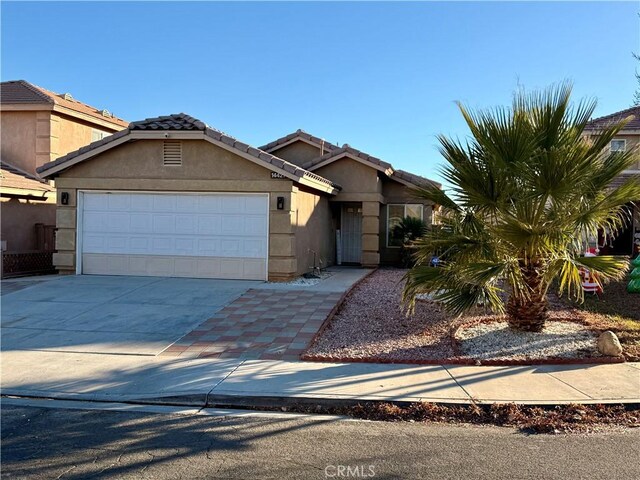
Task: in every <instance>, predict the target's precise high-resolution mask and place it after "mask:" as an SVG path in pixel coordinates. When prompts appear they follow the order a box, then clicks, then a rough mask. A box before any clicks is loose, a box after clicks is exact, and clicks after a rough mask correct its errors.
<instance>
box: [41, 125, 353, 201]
mask: <svg viewBox="0 0 640 480" xmlns="http://www.w3.org/2000/svg"><path fill="white" fill-rule="evenodd" d="M169 130H171V131H201V132H203V133H204V134H205V135H206V136H208V137H210V138H212V139H214V140H216V141H219V142H222V143H224V144H226V145H228V146H230V147H232V148H234V149H236V150H239V151H240V152H243V153H246V154H248V155H250V156H252V157H254V158H255V159H257V160H258V161H259V162H260V163H264V164H270V165H273V166H274V167H276V168H278V169H281V170H284V171H286V172H288V173H290V174H293V175H294V176H295V177H297V178H298V179H302V178H303V177H305V178H310V179H313V180H315V181H317V182H320V183H323V184H326V185H328V186H330V187H332V188H334V189H337V190H340V189H341V187H340V185H338V184H336V183H334V182H332V181H330V180H327V179H326V178H324V177H321V176H320V175H317V174H315V173H312V172H309V171H307V170H305V169H303V168H300V167H298V166H297V165H294V164H293V163H290V162H287V161H285V160H283V159H281V158H278V157H276V156H275V155H271V154H270V153H267V152H264V151H262V150H261V149H259V148H255V147H252V146H250V145H248V144H246V143H243V142H241V141H239V140H237V139H235V138H234V137H232V136H230V135H227V134H226V133H223V132H221V131H219V130H216V129H215V128H211V127H209V126H208V125H207V124H206V123H204V122H202V121H201V120H198V119H197V118H194V117H191V116H190V115H187V114H186V113H177V114H172V115H164V116H161V117H154V118H147V119H145V120H140V121H137V122H132V123H131V124H129V128H127V129H125V130H121V131H119V132H116V133H114V134H113V135H109V136H108V137H105V138H103V139H102V140H98V141H96V142H93V143H91V144H89V145H86V146H84V147H82V148H80V149H79V150H76V151H74V152H70V153H68V154H67V155H65V156H63V157H60V158H58V159H56V160H54V161H52V162H49V163H45V164H44V165H42V166H41V167H38V169H37V171H38V173H42V174H43V175H44V176H47V173H46V172H47V171H48V170H51V169H52V168H54V167H57V166H59V165H62V164H65V163H67V162H69V161H70V160H72V159H73V158H75V157H78V156H80V155H82V154H83V153H86V152H89V151H91V150H94V149H96V148H98V147H101V146H103V145H107V144H109V143H111V142H113V141H115V140H117V139H119V138H122V137H124V136H127V135H129V134H130V133H131V132H132V131H169Z"/></svg>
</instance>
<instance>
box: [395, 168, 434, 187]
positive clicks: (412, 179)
mask: <svg viewBox="0 0 640 480" xmlns="http://www.w3.org/2000/svg"><path fill="white" fill-rule="evenodd" d="M391 177H392V178H393V177H397V178H400V179H402V180H404V181H405V182H409V183H411V184H412V185H416V186H423V185H433V184H435V185H438V187H442V185H440V184H439V183H438V182H434V181H433V180H429V179H428V178H425V177H421V176H420V175H416V174H415V173H411V172H407V171H406V170H394V171H393V173H392V174H391Z"/></svg>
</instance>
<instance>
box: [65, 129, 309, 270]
mask: <svg viewBox="0 0 640 480" xmlns="http://www.w3.org/2000/svg"><path fill="white" fill-rule="evenodd" d="M162 148H163V141H162V140H140V141H136V142H129V143H127V144H123V145H121V146H118V147H115V148H113V149H111V150H108V151H106V152H104V153H103V154H100V155H98V156H96V157H94V158H93V159H91V160H88V161H86V162H84V163H81V164H78V165H76V166H74V167H71V168H70V169H69V170H67V171H65V172H64V173H62V174H61V175H60V176H59V177H58V178H57V179H56V186H57V189H58V211H57V225H58V234H57V238H56V246H57V249H58V253H57V254H56V255H54V264H55V265H56V266H57V267H58V268H59V269H60V270H61V271H63V272H75V235H76V217H77V214H76V196H77V190H78V189H85V190H90V189H96V190H101V189H102V190H147V191H177V192H179V191H192V192H196V191H203V192H267V193H269V194H270V206H269V208H270V213H269V278H270V279H272V280H285V279H290V278H292V277H293V276H295V275H296V272H297V271H298V265H297V260H296V249H295V228H294V223H295V215H296V210H295V208H296V206H295V200H293V201H292V188H293V182H292V181H291V180H288V179H284V180H283V179H271V174H270V171H269V170H268V169H266V168H264V167H262V166H259V165H256V164H255V163H253V162H251V161H249V160H246V159H244V158H242V157H239V156H237V155H235V154H233V153H231V152H229V151H227V150H225V149H222V148H220V147H217V146H215V145H212V144H211V143H209V142H206V141H204V140H184V141H183V144H182V152H183V164H182V166H180V167H165V166H163V164H162ZM62 192H68V193H69V196H70V203H69V205H67V206H65V205H61V203H60V195H61V193H62ZM278 196H282V197H284V200H285V208H284V210H278V209H277V197H278Z"/></svg>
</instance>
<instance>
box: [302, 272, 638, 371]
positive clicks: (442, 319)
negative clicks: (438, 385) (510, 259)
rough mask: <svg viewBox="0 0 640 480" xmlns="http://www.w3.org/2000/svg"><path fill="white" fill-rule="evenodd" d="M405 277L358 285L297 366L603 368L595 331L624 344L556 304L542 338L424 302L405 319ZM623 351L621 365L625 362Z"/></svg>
mask: <svg viewBox="0 0 640 480" xmlns="http://www.w3.org/2000/svg"><path fill="white" fill-rule="evenodd" d="M405 273H406V270H404V269H391V268H389V269H379V270H377V271H376V272H374V273H373V274H371V275H370V276H368V277H367V278H365V279H364V280H363V281H362V282H361V283H360V284H358V285H357V286H356V287H355V288H354V289H353V290H352V291H351V292H350V293H349V295H348V296H347V298H346V299H345V301H344V302H343V304H342V305H341V307H340V308H339V310H338V312H337V313H336V315H335V316H334V317H333V318H332V319H331V320H330V321H329V323H328V324H327V325H326V326H325V328H324V330H322V331H321V333H320V334H319V335H318V337H316V339H315V340H314V342H313V344H312V345H311V346H310V347H309V348H308V349H307V351H306V352H305V353H304V355H303V359H306V360H323V361H371V362H397V363H447V362H451V363H474V362H482V363H487V362H503V363H505V364H509V363H510V362H512V363H522V362H526V361H533V362H536V361H545V360H554V359H561V360H566V361H567V362H572V361H604V360H607V358H609V357H602V356H601V355H600V354H599V353H598V351H597V347H596V340H597V336H598V334H599V333H600V331H602V330H605V329H613V330H614V331H616V329H615V328H613V327H616V326H618V327H619V329H618V330H619V331H616V333H618V335H619V336H620V339H621V341H623V340H624V339H625V338H626V337H625V332H626V330H624V328H627V327H626V326H624V325H623V324H620V323H615V322H613V321H612V320H611V319H610V318H607V319H606V321H605V319H603V315H602V314H598V313H593V312H589V311H585V310H579V309H577V308H574V307H573V306H571V305H567V304H566V302H564V301H563V300H560V299H557V298H552V299H551V301H550V310H551V311H550V320H549V321H548V322H547V326H546V328H545V330H544V331H543V332H542V333H524V332H523V333H520V332H513V331H511V330H509V329H508V328H507V326H506V322H505V321H504V319H503V318H501V317H498V316H495V315H486V313H485V312H481V311H478V312H476V313H475V314H471V315H466V316H463V317H458V318H455V317H452V316H451V315H449V314H447V313H446V312H445V311H444V310H443V309H442V307H441V306H440V305H438V304H437V303H435V302H432V301H430V300H429V299H427V298H425V299H424V300H421V301H418V302H417V304H416V309H415V313H414V314H413V315H411V316H406V315H405V313H404V311H402V309H401V296H402V288H403V286H404V281H403V277H404V275H405ZM635 327H636V326H635V325H634V326H633V328H635ZM638 327H640V325H638ZM454 335H455V336H454ZM634 338H635V337H634ZM623 347H624V342H623ZM625 348H626V347H625ZM631 350H632V353H631V357H627V358H628V359H631V360H633V359H634V353H633V348H632V349H631ZM625 354H626V353H625Z"/></svg>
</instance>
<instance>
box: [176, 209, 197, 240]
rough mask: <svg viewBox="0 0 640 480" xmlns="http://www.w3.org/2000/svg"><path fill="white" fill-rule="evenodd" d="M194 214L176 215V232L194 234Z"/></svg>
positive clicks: (195, 226) (195, 227)
mask: <svg viewBox="0 0 640 480" xmlns="http://www.w3.org/2000/svg"><path fill="white" fill-rule="evenodd" d="M196 220H197V218H196V216H195V215H186V214H184V215H176V223H175V225H176V232H178V233H180V234H183V235H184V234H194V233H197V232H198V229H197V225H196Z"/></svg>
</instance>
